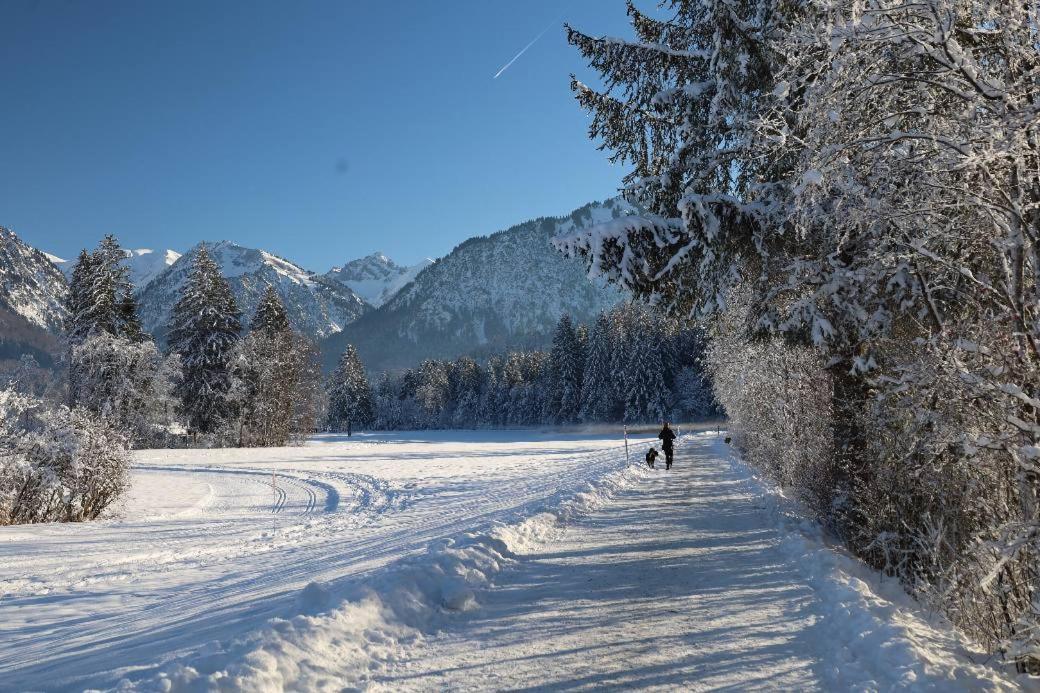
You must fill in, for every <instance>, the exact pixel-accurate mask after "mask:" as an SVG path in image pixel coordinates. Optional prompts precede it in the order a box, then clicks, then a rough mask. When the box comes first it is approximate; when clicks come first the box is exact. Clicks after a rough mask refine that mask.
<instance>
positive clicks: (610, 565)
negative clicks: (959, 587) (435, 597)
mask: <svg viewBox="0 0 1040 693" xmlns="http://www.w3.org/2000/svg"><path fill="white" fill-rule="evenodd" d="M686 443H687V444H686V445H685V446H684V449H682V450H681V454H680V455H679V456H678V458H677V465H676V466H675V467H674V468H673V470H672V471H671V472H664V471H662V470H661V469H658V470H656V471H654V472H649V471H648V472H646V473H645V474H644V475H643V476H644V478H643V479H642V480H641V481H640V482H639V483H636V484H632V485H630V486H628V487H627V488H625V489H623V490H621V491H620V492H619V493H618V494H617V495H616V496H615V497H614V498H613V499H612V501H611V502H610V503H609V504H607V505H605V506H603V507H601V508H599V509H598V510H596V511H595V512H593V513H591V514H589V515H588V516H586V517H583V518H582V519H580V520H579V521H577V522H576V523H574V524H572V525H571V526H569V527H568V528H567V529H566V530H565V532H563V535H562V536H561V537H560V538H559V539H558V540H556V541H554V542H551V543H549V544H546V545H545V546H543V547H541V548H540V549H538V550H536V551H533V552H531V553H530V554H528V555H527V556H525V560H524V561H523V563H522V567H521V568H520V569H518V570H516V571H512V572H510V573H507V574H505V575H503V576H502V577H501V578H500V579H499V580H497V581H496V585H495V588H494V589H492V590H489V591H488V592H487V594H486V595H485V596H484V598H483V599H482V608H481V609H480V610H479V611H477V612H475V613H474V615H472V616H471V617H469V618H467V619H465V620H464V621H463V622H461V623H460V624H458V625H457V626H456V627H455V628H452V629H450V630H448V631H446V632H444V633H443V634H441V635H440V636H438V637H435V638H430V639H427V640H426V641H425V645H423V646H420V647H416V648H415V649H414V650H413V651H412V656H410V657H409V658H408V659H407V660H405V661H404V662H402V663H400V665H399V666H396V667H395V668H394V669H393V670H392V671H391V672H390V673H389V674H388V675H387V676H385V677H383V678H381V679H380V681H379V684H380V685H379V688H385V689H386V690H394V691H400V690H452V691H458V690H488V689H497V690H501V689H506V690H529V689H534V688H537V689H538V690H583V689H602V688H607V689H616V690H633V689H639V690H648V689H649V690H654V689H665V690H718V689H738V690H760V689H769V690H785V691H792V690H798V691H810V690H824V691H847V690H862V691H873V690H883V691H884V690H936V691H950V690H963V691H977V690H1016V689H1017V686H1016V684H1015V683H1013V682H1012V681H1010V680H1009V679H1006V678H1005V677H1004V676H1003V675H1002V674H1001V673H999V672H997V671H995V670H993V669H991V668H988V667H984V666H977V665H975V664H973V663H972V661H971V660H972V659H975V660H979V661H981V660H983V659H986V657H984V656H983V655H981V654H979V653H977V652H970V651H969V650H968V648H967V647H966V646H965V643H964V642H962V641H961V640H960V639H959V638H958V636H956V635H955V634H953V633H951V632H950V631H949V630H948V629H946V628H944V627H942V626H941V625H940V627H939V628H935V627H933V626H932V625H930V624H929V623H928V622H927V621H926V620H925V619H924V618H923V617H922V615H921V610H920V608H919V607H918V606H917V605H916V604H914V603H913V602H912V601H911V600H909V599H908V598H907V597H906V596H905V595H904V594H903V593H902V592H901V591H900V590H899V588H898V587H897V586H895V585H882V584H879V580H878V579H877V576H876V575H875V574H873V573H872V572H871V571H869V570H867V569H866V568H865V567H864V566H862V565H861V564H859V563H858V562H856V561H854V560H852V559H850V558H847V557H845V556H843V555H841V554H840V553H839V552H836V551H834V550H833V549H832V548H830V547H827V546H825V545H824V544H823V543H821V542H819V541H818V536H815V537H814V535H815V532H814V531H813V528H812V527H811V526H809V525H805V523H804V522H802V521H801V520H800V518H798V517H797V515H792V514H791V513H790V512H787V513H785V512H784V507H783V506H784V501H783V499H782V498H778V497H776V496H773V495H771V494H770V492H769V489H767V488H764V487H763V486H761V485H759V484H757V483H756V482H755V481H753V480H750V479H749V475H748V472H747V470H746V469H745V468H743V466H742V465H741V464H740V463H734V464H728V463H727V462H726V458H727V457H728V452H727V451H726V450H725V448H724V446H722V445H721V444H719V443H718V441H717V440H716V437H715V436H713V435H711V436H702V437H701V438H699V439H697V440H687V441H686ZM800 524H801V525H805V526H802V527H799V526H798V525H800ZM801 530H804V531H806V532H807V533H806V534H802V531H801ZM1020 683H1024V684H1026V685H1027V686H1028V685H1029V682H1025V681H1020ZM1033 683H1034V686H1035V682H1033Z"/></svg>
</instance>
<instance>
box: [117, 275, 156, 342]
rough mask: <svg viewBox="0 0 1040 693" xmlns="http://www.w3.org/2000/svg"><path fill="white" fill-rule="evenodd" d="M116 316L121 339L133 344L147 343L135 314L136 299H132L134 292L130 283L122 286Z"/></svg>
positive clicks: (147, 339)
mask: <svg viewBox="0 0 1040 693" xmlns="http://www.w3.org/2000/svg"><path fill="white" fill-rule="evenodd" d="M116 316H117V320H118V332H119V335H120V336H121V337H123V338H124V339H126V340H128V341H130V342H133V343H134V344H141V343H142V342H147V341H149V337H148V335H147V334H146V333H145V331H144V328H143V327H142V326H141V318H140V316H138V314H137V299H136V298H134V290H133V286H132V285H131V284H130V282H127V283H126V284H124V285H123V292H122V295H121V296H120V297H119V302H118V304H117V306H116Z"/></svg>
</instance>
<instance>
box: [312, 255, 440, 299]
mask: <svg viewBox="0 0 1040 693" xmlns="http://www.w3.org/2000/svg"><path fill="white" fill-rule="evenodd" d="M432 264H433V260H431V259H429V258H426V259H423V260H421V261H420V262H417V263H416V264H414V265H398V264H397V263H395V262H394V261H393V260H391V259H390V258H388V257H387V256H386V255H384V254H383V253H380V252H376V253H372V254H371V255H368V256H366V257H363V258H358V259H357V260H351V261H350V262H348V263H346V264H345V265H343V266H342V267H333V268H332V269H331V270H329V271H328V273H326V275H325V276H326V277H328V278H329V279H332V280H333V281H337V282H339V283H340V284H343V285H344V286H347V287H350V289H351V290H353V291H354V293H356V294H357V295H358V296H360V297H361V298H363V299H365V301H367V302H368V303H369V304H370V305H371V306H373V307H375V308H378V307H380V306H381V305H383V304H384V303H386V302H387V301H389V300H390V299H391V298H393V297H394V296H396V295H397V293H398V292H399V291H400V290H401V289H403V288H404V287H405V286H407V285H408V284H410V283H411V282H412V281H413V280H414V279H415V278H416V277H417V276H418V275H419V273H420V272H422V271H423V270H424V269H426V268H427V267H429V266H430V265H432Z"/></svg>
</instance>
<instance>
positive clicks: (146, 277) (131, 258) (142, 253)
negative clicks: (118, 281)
mask: <svg viewBox="0 0 1040 693" xmlns="http://www.w3.org/2000/svg"><path fill="white" fill-rule="evenodd" d="M124 252H125V253H126V262H125V263H124V264H125V265H126V267H127V268H128V269H129V270H130V281H131V283H133V285H134V289H135V290H136V291H138V292H140V291H143V290H144V288H145V287H147V286H148V285H149V284H150V283H151V281H152V280H153V279H155V278H156V277H158V276H159V275H160V274H161V273H162V271H163V270H165V269H166V268H167V267H169V266H170V265H172V264H173V263H175V262H177V260H178V259H179V258H180V256H181V254H180V253H178V252H177V251H176V250H169V249H166V250H152V249H151V248H134V249H132V250H125V251H124ZM44 254H45V255H47V257H48V258H50V260H51V262H53V263H54V264H55V265H57V266H58V269H60V270H61V271H62V273H64V274H65V277H66V278H69V277H71V276H72V269H73V268H74V267H75V266H76V261H75V260H64V259H62V258H60V257H57V256H56V255H51V254H50V253H44Z"/></svg>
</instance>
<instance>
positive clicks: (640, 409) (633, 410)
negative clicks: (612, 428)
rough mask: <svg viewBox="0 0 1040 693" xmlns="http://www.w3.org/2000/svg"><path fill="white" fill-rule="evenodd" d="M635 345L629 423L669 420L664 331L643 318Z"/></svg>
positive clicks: (629, 386)
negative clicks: (662, 343) (663, 342)
mask: <svg viewBox="0 0 1040 693" xmlns="http://www.w3.org/2000/svg"><path fill="white" fill-rule="evenodd" d="M632 345H633V349H632V351H631V354H630V360H629V363H628V369H627V373H626V377H625V382H626V390H627V393H626V398H625V421H627V422H629V423H635V422H645V421H661V420H663V419H664V418H665V417H666V416H667V412H668V409H669V401H670V400H671V393H670V392H669V390H668V386H667V384H666V382H665V363H664V358H663V354H662V348H661V346H662V345H661V330H660V329H659V328H658V327H657V326H656V325H655V324H654V323H653V322H652V321H651V319H650V318H649V316H647V315H645V314H644V315H641V316H640V317H639V319H638V322H637V323H636V326H635V329H634V331H633V335H632Z"/></svg>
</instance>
